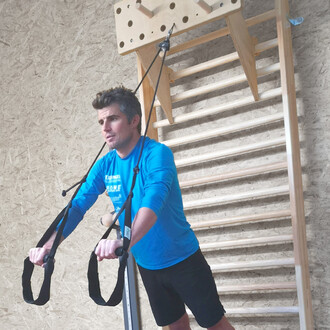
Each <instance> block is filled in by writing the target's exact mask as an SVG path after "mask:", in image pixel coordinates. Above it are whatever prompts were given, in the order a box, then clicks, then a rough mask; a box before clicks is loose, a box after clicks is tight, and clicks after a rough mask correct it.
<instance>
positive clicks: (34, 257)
mask: <svg viewBox="0 0 330 330" xmlns="http://www.w3.org/2000/svg"><path fill="white" fill-rule="evenodd" d="M56 234H57V232H56V231H54V232H53V234H52V236H50V238H49V240H48V241H47V242H46V243H45V244H44V245H43V247H41V248H40V247H39V248H32V249H30V251H29V258H30V261H31V262H32V263H34V264H35V265H38V266H42V267H43V265H44V257H45V256H46V255H47V254H48V253H49V252H50V250H51V248H52V246H53V243H54V240H55V237H56ZM63 240H64V237H63V236H62V237H61V240H60V244H61V242H62V241H63Z"/></svg>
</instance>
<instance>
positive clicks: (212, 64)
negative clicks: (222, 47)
mask: <svg viewBox="0 0 330 330" xmlns="http://www.w3.org/2000/svg"><path fill="white" fill-rule="evenodd" d="M276 46H277V39H276V38H275V39H272V40H268V41H265V42H262V43H259V44H257V45H256V46H255V54H259V53H261V52H263V51H265V50H267V49H270V48H273V47H276ZM238 59H239V56H238V53H237V52H234V53H231V54H227V55H224V56H221V57H218V58H215V59H213V60H210V61H207V62H204V63H200V64H197V65H193V66H191V67H188V68H185V69H182V70H178V71H173V70H172V71H170V72H169V76H170V81H171V82H174V81H175V80H177V79H180V78H184V77H187V76H190V75H192V74H195V73H198V72H201V71H205V70H210V69H213V68H216V67H217V66H220V65H223V64H226V63H230V62H233V61H236V60H238Z"/></svg>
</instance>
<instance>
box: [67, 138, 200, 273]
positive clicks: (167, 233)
mask: <svg viewBox="0 0 330 330" xmlns="http://www.w3.org/2000/svg"><path fill="white" fill-rule="evenodd" d="M141 143H142V138H140V140H139V142H138V143H137V145H136V146H135V148H134V149H133V150H132V152H131V153H130V154H129V155H128V156H126V157H125V158H120V157H119V156H118V155H117V152H116V151H111V152H109V153H108V154H106V155H105V156H104V157H102V158H101V159H100V160H98V161H97V162H96V163H95V165H94V166H93V168H92V170H91V171H90V173H89V175H88V177H87V180H86V182H85V183H84V184H83V185H82V187H81V189H80V190H79V192H78V194H77V196H76V197H75V198H74V200H73V202H72V207H71V209H70V212H69V217H68V221H67V224H66V226H65V228H64V231H63V236H64V237H67V236H68V235H69V234H70V233H71V232H72V231H73V230H74V228H75V227H76V226H77V225H78V223H79V222H80V221H81V219H82V218H83V216H84V214H85V212H86V211H87V210H88V209H89V208H90V207H91V206H92V205H93V204H94V203H95V201H96V199H97V198H98V196H99V195H100V194H102V193H103V192H104V191H105V190H107V192H108V195H109V197H110V198H111V201H112V203H113V205H114V207H115V211H116V212H118V211H119V209H120V208H121V207H122V205H123V203H124V202H125V201H126V198H127V195H128V193H129V190H130V188H131V184H132V179H133V168H134V167H135V166H136V163H137V160H138V156H139V152H140V147H141ZM139 168H140V171H139V173H138V175H137V179H136V184H135V187H134V190H133V199H132V221H133V219H134V217H135V215H136V213H137V212H138V210H139V209H140V208H141V207H147V208H149V209H151V210H152V211H154V212H155V214H156V215H157V221H156V223H155V224H154V225H153V226H152V228H151V229H150V230H149V231H148V232H147V234H146V235H145V236H144V237H143V238H142V239H141V240H140V241H138V242H137V243H136V244H135V245H134V246H133V247H132V248H131V251H132V254H133V255H134V257H135V260H136V262H137V263H138V264H139V265H140V266H142V267H144V268H147V269H162V268H165V267H169V266H172V265H174V264H176V263H178V262H180V261H182V260H184V259H186V258H187V257H189V256H190V255H192V254H193V253H194V252H196V251H197V249H198V247H199V244H198V241H197V238H196V236H195V234H194V232H193V231H192V229H191V228H190V225H189V223H188V222H187V220H186V218H185V215H184V212H183V205H182V196H181V191H180V187H179V182H178V178H177V171H176V167H175V164H174V158H173V154H172V152H171V150H170V149H169V148H168V147H166V146H165V145H163V144H161V143H158V142H156V141H154V140H151V139H149V138H147V139H146V141H145V145H144V149H143V152H142V158H141V160H140V163H139ZM119 223H120V226H121V229H122V231H123V227H124V214H122V215H121V216H120V217H119Z"/></svg>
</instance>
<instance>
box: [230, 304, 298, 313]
mask: <svg viewBox="0 0 330 330" xmlns="http://www.w3.org/2000/svg"><path fill="white" fill-rule="evenodd" d="M298 313H299V307H298V306H275V307H243V308H226V314H227V315H235V314H242V315H246V314H298Z"/></svg>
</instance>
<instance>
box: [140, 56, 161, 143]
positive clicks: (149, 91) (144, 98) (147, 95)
mask: <svg viewBox="0 0 330 330" xmlns="http://www.w3.org/2000/svg"><path fill="white" fill-rule="evenodd" d="M137 69H138V81H139V82H140V80H141V79H142V77H143V75H144V73H145V70H144V68H143V65H142V63H141V61H140V58H139V56H137ZM139 94H140V103H141V108H142V109H141V110H142V118H141V120H142V131H141V134H142V135H143V134H144V130H145V127H146V124H147V120H148V116H149V110H150V107H151V102H152V99H153V96H154V89H153V88H152V86H151V84H150V81H149V79H148V78H147V77H146V78H145V79H144V81H143V83H142V85H141V86H140V89H139ZM155 110H156V109H155V108H153V112H152V114H151V119H150V124H149V128H148V137H150V138H151V139H154V140H156V141H158V131H157V128H154V127H153V125H152V123H154V122H155V121H157V116H156V111H155Z"/></svg>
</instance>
